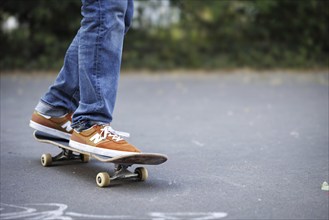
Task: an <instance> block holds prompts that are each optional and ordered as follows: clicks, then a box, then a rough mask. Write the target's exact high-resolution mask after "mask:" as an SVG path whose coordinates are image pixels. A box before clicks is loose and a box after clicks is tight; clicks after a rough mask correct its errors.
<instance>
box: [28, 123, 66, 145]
mask: <svg viewBox="0 0 329 220" xmlns="http://www.w3.org/2000/svg"><path fill="white" fill-rule="evenodd" d="M30 127H31V128H33V129H35V130H38V131H42V132H45V133H47V134H50V135H53V136H55V137H59V138H63V139H66V140H70V138H71V134H69V133H66V132H63V131H59V130H56V129H53V128H49V127H46V126H44V125H41V124H38V123H36V122H34V121H32V120H30Z"/></svg>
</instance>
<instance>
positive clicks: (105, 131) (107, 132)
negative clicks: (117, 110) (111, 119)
mask: <svg viewBox="0 0 329 220" xmlns="http://www.w3.org/2000/svg"><path fill="white" fill-rule="evenodd" d="M101 131H102V132H101V134H100V135H101V138H102V140H105V139H106V138H107V137H111V138H112V140H114V141H116V142H119V141H121V140H124V139H123V138H122V137H130V134H129V133H127V132H123V131H116V130H114V129H113V128H112V127H111V126H109V125H106V126H104V128H102V129H101Z"/></svg>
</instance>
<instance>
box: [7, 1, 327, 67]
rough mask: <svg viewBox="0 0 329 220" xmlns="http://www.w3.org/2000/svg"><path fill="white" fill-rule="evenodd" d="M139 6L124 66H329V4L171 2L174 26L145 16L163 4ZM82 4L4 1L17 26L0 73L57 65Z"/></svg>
mask: <svg viewBox="0 0 329 220" xmlns="http://www.w3.org/2000/svg"><path fill="white" fill-rule="evenodd" d="M138 3H140V4H138V5H139V7H137V8H136V10H138V12H137V14H138V16H137V17H135V20H134V23H133V24H135V25H134V26H133V27H132V28H131V29H130V31H129V33H128V34H127V36H126V39H125V45H124V53H123V67H124V68H131V69H133V68H149V69H173V68H205V69H216V68H237V67H238V68H241V67H252V68H327V67H328V52H329V42H328V39H329V36H328V30H329V27H328V24H329V23H328V22H329V10H328V8H329V1H328V0H304V1H297V0H249V1H248V0H202V1H201V0H171V1H170V3H171V4H170V7H171V9H172V10H174V9H178V12H179V19H178V21H177V22H172V23H170V25H156V24H152V23H150V22H148V21H147V19H142V18H143V17H145V15H147V11H146V8H147V7H154V8H156V7H160V6H161V4H160V3H161V1H157V0H155V1H154V0H151V1H139V2H138ZM136 5H137V4H136ZM80 7H81V2H80V0H65V1H58V0H46V1H45V0H30V1H28V3H27V1H26V0H2V1H0V19H1V20H0V21H4V20H5V19H6V18H8V17H9V16H12V15H14V16H16V17H17V19H18V20H19V23H20V26H19V28H18V29H16V30H14V31H12V32H6V31H4V30H2V31H1V32H0V50H1V53H0V68H1V69H16V68H21V69H39V68H42V69H54V68H59V67H60V66H61V65H62V62H63V57H64V54H65V50H66V49H67V47H68V45H69V43H70V41H71V40H72V39H73V37H74V35H75V33H76V31H77V30H78V28H79V26H80V20H81V15H80ZM170 16H172V15H170V14H169V15H168V16H167V18H168V19H169V18H170ZM161 19H165V18H161Z"/></svg>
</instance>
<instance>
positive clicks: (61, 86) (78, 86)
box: [36, 0, 133, 130]
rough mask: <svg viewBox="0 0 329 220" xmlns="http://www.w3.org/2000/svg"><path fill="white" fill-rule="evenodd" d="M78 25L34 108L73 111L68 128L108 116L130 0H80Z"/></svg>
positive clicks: (99, 121)
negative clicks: (50, 82)
mask: <svg viewBox="0 0 329 220" xmlns="http://www.w3.org/2000/svg"><path fill="white" fill-rule="evenodd" d="M81 14H82V16H83V18H82V21H81V27H80V29H79V31H78V33H77V35H76V36H75V38H74V39H73V41H72V43H71V45H70V46H69V48H68V50H67V52H66V55H65V58H64V65H63V67H62V69H61V70H60V72H59V74H58V76H57V78H56V80H55V82H54V84H53V85H52V86H51V87H50V88H49V90H48V92H47V93H46V94H45V95H44V96H43V97H42V98H41V101H40V102H39V104H38V105H37V107H36V110H37V111H39V112H40V113H42V114H46V115H49V116H53V117H58V116H59V115H63V113H64V114H65V113H66V112H74V114H73V118H72V127H73V128H78V129H79V130H81V129H82V128H88V127H89V126H91V125H93V124H108V123H110V122H111V121H112V119H113V117H112V115H113V110H114V105H115V100H116V94H117V88H118V80H119V74H120V66H121V56H122V47H123V40H124V34H125V33H126V32H127V31H128V29H129V26H130V24H131V19H132V15H133V0H119V1H118V0H106V1H105V0H82V7H81Z"/></svg>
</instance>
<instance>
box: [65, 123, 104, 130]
mask: <svg viewBox="0 0 329 220" xmlns="http://www.w3.org/2000/svg"><path fill="white" fill-rule="evenodd" d="M96 124H97V125H103V124H106V123H102V122H96V121H81V122H78V123H73V124H71V127H72V128H74V130H76V131H77V132H81V131H83V130H87V129H89V128H91V127H92V126H94V125H96Z"/></svg>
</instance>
